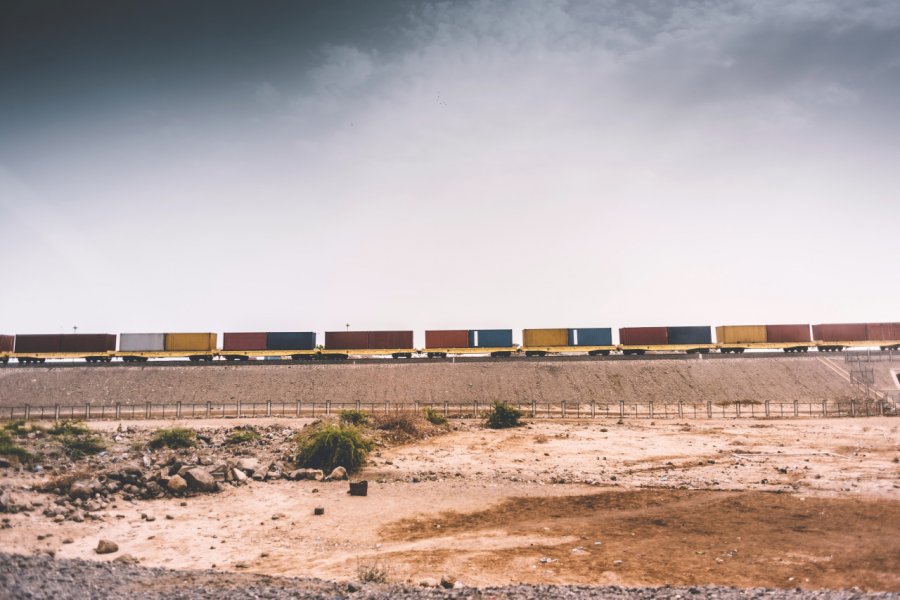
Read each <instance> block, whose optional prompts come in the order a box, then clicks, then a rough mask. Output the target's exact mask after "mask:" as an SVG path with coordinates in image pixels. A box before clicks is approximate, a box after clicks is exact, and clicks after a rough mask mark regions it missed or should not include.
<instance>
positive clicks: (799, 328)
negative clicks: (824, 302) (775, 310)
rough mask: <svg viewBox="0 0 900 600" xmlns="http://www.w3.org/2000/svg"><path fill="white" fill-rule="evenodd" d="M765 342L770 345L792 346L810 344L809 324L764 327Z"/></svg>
mask: <svg viewBox="0 0 900 600" xmlns="http://www.w3.org/2000/svg"><path fill="white" fill-rule="evenodd" d="M766 340H767V341H768V342H769V343H770V344H792V343H794V342H803V343H805V342H811V341H812V338H810V336H809V324H806V325H766Z"/></svg>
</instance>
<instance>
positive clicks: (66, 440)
mask: <svg viewBox="0 0 900 600" xmlns="http://www.w3.org/2000/svg"><path fill="white" fill-rule="evenodd" d="M59 442H60V444H62V450H63V452H64V453H65V454H66V456H68V457H69V458H73V459H79V458H84V457H85V456H90V455H93V454H99V453H101V452H103V451H104V450H106V443H105V442H104V441H103V440H102V439H101V438H100V436H96V435H62V436H60V437H59Z"/></svg>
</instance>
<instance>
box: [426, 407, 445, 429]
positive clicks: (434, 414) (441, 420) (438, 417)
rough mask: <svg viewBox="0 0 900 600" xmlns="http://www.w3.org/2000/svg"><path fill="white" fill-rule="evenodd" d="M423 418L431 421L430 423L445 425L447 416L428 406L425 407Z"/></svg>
mask: <svg viewBox="0 0 900 600" xmlns="http://www.w3.org/2000/svg"><path fill="white" fill-rule="evenodd" d="M424 412H425V420H426V421H428V422H429V423H431V424H432V425H446V424H447V417H445V416H444V415H442V414H441V413H439V412H438V411H436V410H434V409H433V408H431V407H430V406H426V407H425V411H424Z"/></svg>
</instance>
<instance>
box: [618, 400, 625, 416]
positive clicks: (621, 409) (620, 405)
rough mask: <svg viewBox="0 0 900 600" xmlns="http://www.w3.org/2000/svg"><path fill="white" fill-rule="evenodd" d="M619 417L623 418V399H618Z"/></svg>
mask: <svg viewBox="0 0 900 600" xmlns="http://www.w3.org/2000/svg"><path fill="white" fill-rule="evenodd" d="M619 418H620V419H624V418H625V401H624V400H619Z"/></svg>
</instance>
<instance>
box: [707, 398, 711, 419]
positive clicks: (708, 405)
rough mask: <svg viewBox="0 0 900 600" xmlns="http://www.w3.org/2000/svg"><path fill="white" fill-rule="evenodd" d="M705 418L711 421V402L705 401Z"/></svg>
mask: <svg viewBox="0 0 900 600" xmlns="http://www.w3.org/2000/svg"><path fill="white" fill-rule="evenodd" d="M706 418H707V419H712V400H707V401H706Z"/></svg>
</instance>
